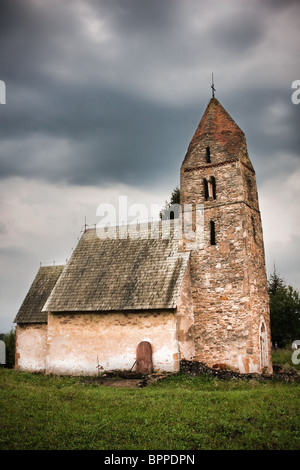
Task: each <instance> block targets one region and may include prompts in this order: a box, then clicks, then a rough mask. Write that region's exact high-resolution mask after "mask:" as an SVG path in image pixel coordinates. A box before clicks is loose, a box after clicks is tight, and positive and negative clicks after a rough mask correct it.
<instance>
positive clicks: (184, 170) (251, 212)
mask: <svg viewBox="0 0 300 470" xmlns="http://www.w3.org/2000/svg"><path fill="white" fill-rule="evenodd" d="M207 147H209V149H210V163H208V162H207V150H206V149H207ZM211 177H214V178H215V198H213V197H208V198H207V199H206V198H205V185H204V179H206V180H209V179H210V178H211ZM180 185H181V203H182V204H183V205H184V204H187V203H189V204H191V203H193V204H204V246H202V247H201V248H199V249H195V250H193V251H191V260H190V263H191V285H192V297H193V309H194V329H195V357H194V359H195V360H198V361H201V362H203V363H205V364H207V365H208V366H210V367H223V368H224V367H227V368H231V369H233V370H237V371H240V372H243V373H248V372H262V371H268V372H271V371H272V364H271V361H270V344H271V343H270V327H269V305H268V293H267V278H266V270H265V259H264V246H263V234H262V225H261V219H260V213H259V204H258V196H257V188H256V180H255V173H254V170H253V167H252V164H251V162H250V159H249V156H248V152H247V146H246V139H245V136H244V134H243V132H242V131H241V130H240V129H239V128H238V126H237V125H236V124H235V122H234V121H233V120H232V119H231V117H230V116H229V115H228V114H227V112H226V111H225V110H224V108H223V107H222V106H221V105H220V103H219V102H218V101H217V100H216V99H212V100H211V102H210V103H209V105H208V107H207V109H206V112H205V113H204V115H203V118H202V120H201V122H200V124H199V126H198V128H197V130H196V132H195V134H194V137H193V139H192V141H191V144H190V146H189V148H188V152H187V154H186V156H185V159H184V161H183V164H182V167H181V182H180ZM211 221H213V222H214V225H215V244H214V245H211ZM262 332H263V333H262ZM262 336H263V338H262ZM262 345H263V346H262ZM262 347H263V348H264V351H263V352H262V351H261V348H262ZM262 356H263V357H264V359H263V360H262Z"/></svg>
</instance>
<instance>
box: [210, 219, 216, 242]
mask: <svg viewBox="0 0 300 470" xmlns="http://www.w3.org/2000/svg"><path fill="white" fill-rule="evenodd" d="M210 244H211V245H215V244H216V230H215V223H214V221H213V220H211V221H210Z"/></svg>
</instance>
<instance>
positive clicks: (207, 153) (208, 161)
mask: <svg viewBox="0 0 300 470" xmlns="http://www.w3.org/2000/svg"><path fill="white" fill-rule="evenodd" d="M206 163H211V160H210V147H206Z"/></svg>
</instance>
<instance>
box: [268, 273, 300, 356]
mask: <svg viewBox="0 0 300 470" xmlns="http://www.w3.org/2000/svg"><path fill="white" fill-rule="evenodd" d="M268 290H269V298H270V318H271V337H272V342H273V343H277V345H278V346H279V347H280V348H282V347H285V346H289V347H290V346H291V345H292V343H293V341H294V340H297V339H300V296H299V292H298V291H297V290H296V289H294V288H293V287H292V286H290V285H288V286H287V285H286V283H285V281H284V279H283V278H281V277H280V276H279V275H278V273H277V271H276V268H275V267H274V270H273V273H272V274H271V275H270V279H269V282H268Z"/></svg>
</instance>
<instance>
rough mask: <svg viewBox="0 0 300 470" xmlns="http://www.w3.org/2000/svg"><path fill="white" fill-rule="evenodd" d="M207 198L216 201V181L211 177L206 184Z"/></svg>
mask: <svg viewBox="0 0 300 470" xmlns="http://www.w3.org/2000/svg"><path fill="white" fill-rule="evenodd" d="M208 197H211V198H212V199H216V179H215V177H214V176H211V177H210V179H209V182H208Z"/></svg>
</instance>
